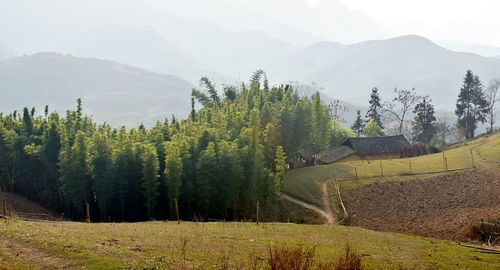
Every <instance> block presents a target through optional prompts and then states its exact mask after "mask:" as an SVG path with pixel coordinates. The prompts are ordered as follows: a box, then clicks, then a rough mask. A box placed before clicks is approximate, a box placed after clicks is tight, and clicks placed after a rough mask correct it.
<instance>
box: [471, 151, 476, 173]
mask: <svg viewBox="0 0 500 270" xmlns="http://www.w3.org/2000/svg"><path fill="white" fill-rule="evenodd" d="M470 158H471V160H472V168H474V169H475V168H476V164H475V163H474V154H473V153H472V149H471V150H470Z"/></svg>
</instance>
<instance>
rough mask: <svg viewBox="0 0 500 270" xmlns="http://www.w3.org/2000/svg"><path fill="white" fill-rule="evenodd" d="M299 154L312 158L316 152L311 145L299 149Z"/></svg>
mask: <svg viewBox="0 0 500 270" xmlns="http://www.w3.org/2000/svg"><path fill="white" fill-rule="evenodd" d="M297 154H299V155H301V156H302V157H304V158H311V157H312V156H313V155H314V152H313V150H312V149H311V148H310V147H305V148H302V149H299V150H297Z"/></svg>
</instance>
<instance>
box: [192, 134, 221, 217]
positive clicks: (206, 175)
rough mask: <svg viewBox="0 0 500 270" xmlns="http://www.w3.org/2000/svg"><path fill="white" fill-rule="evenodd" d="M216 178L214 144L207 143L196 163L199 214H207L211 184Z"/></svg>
mask: <svg viewBox="0 0 500 270" xmlns="http://www.w3.org/2000/svg"><path fill="white" fill-rule="evenodd" d="M216 179H217V159H216V156H215V145H214V143H213V142H210V143H208V146H207V148H206V149H205V150H203V151H201V155H200V158H199V159H198V162H197V164H196V183H197V191H196V192H197V197H198V202H197V203H198V209H199V211H200V214H202V215H204V216H207V215H208V213H209V209H210V195H211V193H212V184H213V183H215V181H216Z"/></svg>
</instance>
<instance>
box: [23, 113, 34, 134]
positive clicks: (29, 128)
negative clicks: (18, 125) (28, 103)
mask: <svg viewBox="0 0 500 270" xmlns="http://www.w3.org/2000/svg"><path fill="white" fill-rule="evenodd" d="M23 123H24V131H25V132H26V136H27V137H29V136H30V135H31V134H33V125H34V124H33V116H32V115H31V114H30V112H29V110H28V107H24V110H23Z"/></svg>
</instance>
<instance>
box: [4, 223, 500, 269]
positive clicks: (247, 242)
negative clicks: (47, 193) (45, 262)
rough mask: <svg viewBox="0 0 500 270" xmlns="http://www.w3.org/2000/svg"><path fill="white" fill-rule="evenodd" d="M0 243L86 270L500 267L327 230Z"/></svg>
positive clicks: (460, 252) (443, 244) (93, 231)
mask: <svg viewBox="0 0 500 270" xmlns="http://www.w3.org/2000/svg"><path fill="white" fill-rule="evenodd" d="M2 238H7V239H9V240H11V241H16V242H17V243H20V244H22V245H28V246H30V247H31V248H35V249H39V250H40V254H48V255H51V256H54V257H57V258H61V259H63V260H64V261H68V262H71V265H77V266H85V267H86V268H87V269H117V268H121V269H270V267H269V266H268V264H267V258H268V257H269V247H270V246H273V247H280V246H286V247H297V246H302V247H314V248H315V249H314V250H315V253H314V254H315V256H314V262H313V263H314V265H316V266H319V265H320V264H323V265H325V266H328V265H331V264H329V263H330V262H332V261H337V259H338V258H339V256H338V254H340V253H343V252H344V250H345V245H344V244H343V243H346V242H348V243H350V245H351V247H352V248H353V249H355V250H356V251H357V252H358V254H363V261H362V264H363V266H364V268H365V269H398V268H399V266H403V267H405V268H409V269H457V268H460V269H488V267H489V268H490V269H495V268H498V267H500V258H499V257H498V255H493V254H481V253H476V252H474V251H473V250H470V249H468V248H464V247H460V246H458V245H456V244H455V243H452V242H448V241H441V240H435V239H429V238H422V237H415V236H409V235H403V234H396V233H383V232H375V231H370V230H366V229H361V228H352V227H343V226H335V227H330V226H326V225H297V224H283V223H262V224H261V225H255V224H253V223H225V224H224V223H198V225H197V224H196V223H192V222H185V223H181V224H180V225H179V224H177V223H176V222H142V223H119V224H110V223H102V224H86V223H76V222H26V221H8V222H4V221H0V239H2ZM1 252H2V249H1V248H0V258H2V260H0V269H23V268H22V267H16V266H17V265H23V264H24V265H28V266H29V267H26V268H24V269H30V267H31V266H33V265H35V266H36V264H33V262H32V261H30V260H29V258H30V257H26V256H22V255H21V256H16V257H5V256H4V254H3V253H1ZM14 254H15V253H14ZM343 254H344V255H345V253H343ZM350 254H352V253H350ZM306 255H307V254H306ZM344 257H345V256H344ZM4 258H7V260H9V261H7V260H5V259H4ZM12 262H15V265H12V264H11V263H12ZM457 264H458V265H459V266H457ZM313 269H314V268H313Z"/></svg>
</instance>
